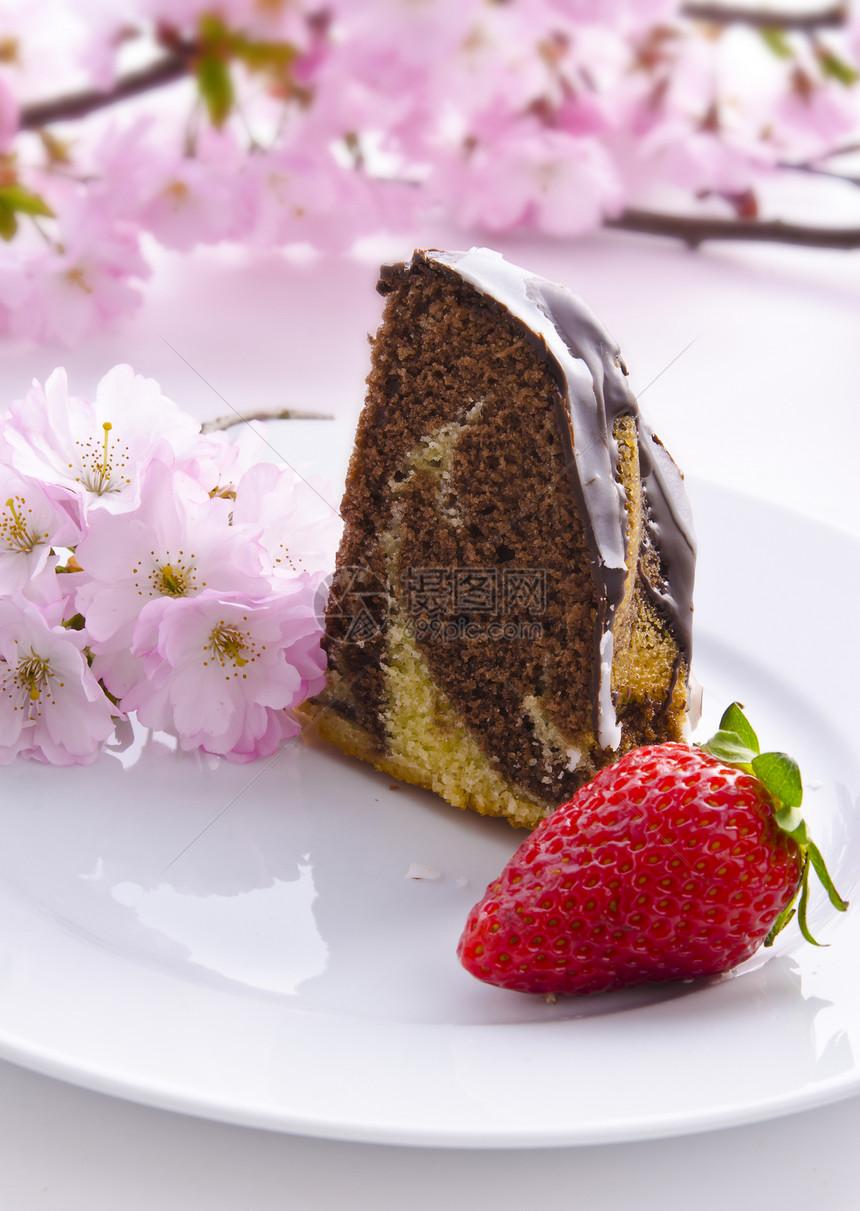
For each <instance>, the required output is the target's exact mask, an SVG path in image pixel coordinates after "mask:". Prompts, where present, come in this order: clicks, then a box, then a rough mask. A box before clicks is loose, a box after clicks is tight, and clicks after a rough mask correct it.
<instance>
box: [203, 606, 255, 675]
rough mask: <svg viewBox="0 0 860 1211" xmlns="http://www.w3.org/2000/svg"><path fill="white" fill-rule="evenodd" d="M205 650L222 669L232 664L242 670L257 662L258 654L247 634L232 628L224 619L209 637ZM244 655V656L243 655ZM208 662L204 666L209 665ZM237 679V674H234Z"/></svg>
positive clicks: (234, 627)
mask: <svg viewBox="0 0 860 1211" xmlns="http://www.w3.org/2000/svg"><path fill="white" fill-rule="evenodd" d="M205 650H206V651H207V652H211V653H212V655H213V656H214V657H215V659H216V660H217V661H218V663H219V664H220V665H221V667H222V669H223V668H226V666H227V664H228V663H230V664H232V665H233V666H234V668H237V669H242V668H244V667H245V665H246V664H248V663H249V662H251V661H254V660H256V658H257V653H256V651H255V649H254V645H253V643H251V642H250V636H249V635H248V634H247V632H243V631H240V630H239V628H238V627H236V626H231V625H230V624H229V623H226V622H224V620H223V619H222V620H221V621H220V622H219V623H218V625H217V626H216V627H215V629H214V630H213V631H212V632H211V634H210V635H209V641H208V643H207V644H206V647H205ZM243 653H244V655H243ZM208 663H209V662H208V660H207V661H204V664H208ZM233 676H234V677H235V676H236V674H235V673H234V674H233Z"/></svg>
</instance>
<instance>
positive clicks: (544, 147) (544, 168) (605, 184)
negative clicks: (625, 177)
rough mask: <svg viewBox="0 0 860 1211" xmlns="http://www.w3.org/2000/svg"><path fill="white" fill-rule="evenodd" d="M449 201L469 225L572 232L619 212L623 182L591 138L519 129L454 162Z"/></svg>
mask: <svg viewBox="0 0 860 1211" xmlns="http://www.w3.org/2000/svg"><path fill="white" fill-rule="evenodd" d="M445 186H446V191H447V192H446V202H447V204H448V206H449V207H450V209H451V210H453V212H454V214H455V215H456V217H457V218H458V220H459V221H460V222H461V223H463V224H464V225H467V226H481V227H485V228H488V229H489V230H491V231H504V230H508V229H510V228H513V227H517V226H526V227H536V228H538V229H540V230H542V231H547V232H550V233H551V234H553V235H575V234H578V233H581V232H583V231H587V230H588V229H589V228H591V227H594V226H595V225H597V224H598V223H599V222H600V221H601V220H602V219H603V218H604V217H605V216H607V215H612V214H615V213H617V211H618V210H619V209H620V207H621V204H622V198H623V195H622V191H621V183H620V181H619V178H618V176H617V174H616V171H615V169H614V166H613V164H612V161H611V159H610V158H609V157H608V156H607V154H606V152H605V150H604V149H603V148H602V147H601V146H600V144H599V143H598V142H597V141H595V140H593V139H587V138H586V139H582V138H576V137H575V136H572V135H569V134H567V133H566V132H564V131H558V130H549V129H546V128H542V127H538V126H536V125H535V124H534V123H532V122H525V123H522V124H518V125H517V126H516V127H514V128H512V129H511V130H510V131H509V132H508V134H507V135H506V136H505V137H504V138H500V139H499V140H498V141H496V142H495V143H494V144H493V145H492V146H488V147H479V148H476V149H474V150H473V151H472V152H471V153H469V154H468V155H463V156H461V157H459V158H458V159H457V160H454V161H452V162H451V164H450V166H449V167H448V169H447V171H446V173H445Z"/></svg>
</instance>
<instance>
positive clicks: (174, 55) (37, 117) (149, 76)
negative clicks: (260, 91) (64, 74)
mask: <svg viewBox="0 0 860 1211" xmlns="http://www.w3.org/2000/svg"><path fill="white" fill-rule="evenodd" d="M192 53H193V47H192V46H190V45H189V46H183V47H181V48H180V49H178V50H173V51H170V52H169V53H167V54H165V55H162V56H161V58H160V59H156V60H155V62H153V63H150V64H149V65H148V66H147V67H142V68H140V69H139V70H138V71H133V72H129V73H128V74H127V75H125V76H121V77H120V78H119V80H117V82H116V84H115V85H114V86H113V88H110V89H106V90H104V91H100V90H98V89H95V88H93V89H87V90H85V91H84V92H78V93H67V94H66V95H65V96H61V97H52V98H51V99H50V100H48V101H35V102H33V103H31V104H30V105H25V106H23V107H22V109H21V118H20V128H21V130H38V129H39V128H40V127H42V126H48V125H49V124H50V123H51V122H62V121H65V120H67V119H70V118H83V117H86V115H87V114H91V113H94V112H95V111H96V110H98V109H105V108H107V107H108V106H109V105H115V104H116V102H117V101H125V100H126V99H127V98H129V97H137V96H139V95H140V94H141V93H145V92H149V91H150V90H151V89H153V88H161V87H162V86H163V85H165V84H172V83H173V82H174V81H175V80H181V79H182V77H183V76H185V75H187V73H188V68H189V61H190V59H191V55H192Z"/></svg>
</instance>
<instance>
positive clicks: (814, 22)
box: [681, 2, 848, 32]
mask: <svg viewBox="0 0 860 1211" xmlns="http://www.w3.org/2000/svg"><path fill="white" fill-rule="evenodd" d="M681 13H682V14H683V16H685V17H687V18H689V19H690V20H691V21H706V22H708V23H709V24H711V25H735V24H738V25H749V26H751V27H752V28H753V29H796V30H803V31H806V32H811V31H814V30H819V29H840V28H841V27H842V26H843V25H844V24H845V22H846V20H847V17H848V8H847V6H846V5H845V4H832V5H830V6H829V7H828V8H821V9H813V10H812V11H811V12H806V13H795V12H792V11H791V10H789V9H786V10H780V9H774V10H773V11H771V10H769V9H749V8H741V7H735V6H734V5H731V4H696V3H694V2H692V3H689V4H684V5H682V6H681Z"/></svg>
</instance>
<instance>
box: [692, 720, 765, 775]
mask: <svg viewBox="0 0 860 1211" xmlns="http://www.w3.org/2000/svg"><path fill="white" fill-rule="evenodd" d="M702 748H703V749H704V750H705V752H706V753H710V754H711V756H712V757H716V759H717V761H723V762H725V764H726V765H735V766H740V768H741V769H745V770H749V769H750V768H751V767H752V763H753V761H754V760H755V758H756V757H757V756H758V750H757V749H751V748H750V747H749V746H748V745H746V744H745V743H744V741H743V740H742V739H741V737H740V736H739V735H738V734H737V732H729V731H724V730H723V729H722V728H720V730H719V731H718V732H715V733H714V735H713V736H711V738H710V740H709V741H708V743H707V744H703V745H702Z"/></svg>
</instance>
